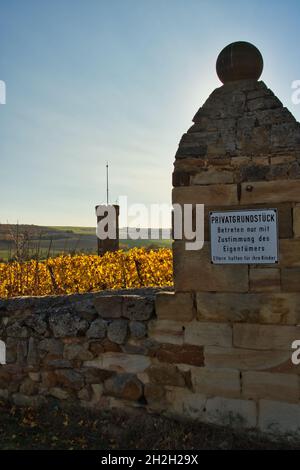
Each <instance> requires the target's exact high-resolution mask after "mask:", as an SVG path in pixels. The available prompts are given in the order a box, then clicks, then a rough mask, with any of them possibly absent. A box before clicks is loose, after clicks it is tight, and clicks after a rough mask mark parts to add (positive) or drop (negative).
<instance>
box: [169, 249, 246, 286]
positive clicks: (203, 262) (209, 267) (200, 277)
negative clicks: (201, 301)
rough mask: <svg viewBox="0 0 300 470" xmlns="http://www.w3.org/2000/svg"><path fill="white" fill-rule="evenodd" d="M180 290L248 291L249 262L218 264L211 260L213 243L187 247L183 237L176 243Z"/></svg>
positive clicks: (177, 279) (177, 283)
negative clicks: (187, 248)
mask: <svg viewBox="0 0 300 470" xmlns="http://www.w3.org/2000/svg"><path fill="white" fill-rule="evenodd" d="M173 256H174V284H175V290H176V291H199V292H200V291H201V292H203V291H206V292H207V291H214V292H218V291H219V292H247V291H248V266H247V265H239V266H237V265H216V264H212V263H211V261H210V246H209V243H205V244H204V247H203V248H202V249H201V250H198V251H193V250H185V244H184V242H183V241H175V242H174V243H173Z"/></svg>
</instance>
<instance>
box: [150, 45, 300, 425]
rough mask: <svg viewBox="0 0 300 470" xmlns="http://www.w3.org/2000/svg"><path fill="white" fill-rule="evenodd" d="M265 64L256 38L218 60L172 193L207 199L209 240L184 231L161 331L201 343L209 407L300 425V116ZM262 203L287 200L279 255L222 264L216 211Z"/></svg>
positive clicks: (160, 300)
mask: <svg viewBox="0 0 300 470" xmlns="http://www.w3.org/2000/svg"><path fill="white" fill-rule="evenodd" d="M261 71H262V57H261V55H260V53H259V51H258V50H257V49H256V48H255V47H254V46H252V45H249V44H248V43H234V44H231V45H230V46H227V48H225V49H224V50H223V51H222V52H221V54H220V56H219V58H218V61H217V72H218V75H219V77H220V78H221V80H222V81H223V82H224V84H223V85H222V86H220V87H219V88H217V89H216V90H214V91H213V92H212V93H211V95H210V96H209V98H208V99H207V100H206V102H205V103H204V104H203V106H202V107H201V108H200V109H199V111H198V112H197V113H196V115H195V116H194V118H193V124H192V126H191V127H190V128H189V129H188V131H187V132H186V133H185V134H183V136H182V138H181V140H180V143H179V147H178V150H177V153H176V157H175V163H174V172H173V186H174V188H173V196H172V198H173V203H178V204H180V205H183V204H186V203H190V204H196V203H198V204H205V243H204V247H203V249H201V250H198V251H187V250H185V242H184V240H175V241H174V243H173V254H174V287H175V293H173V294H170V293H161V294H158V295H157V298H156V311H157V317H158V321H157V324H156V327H155V328H156V330H155V333H154V337H157V338H160V340H161V341H164V342H166V343H173V344H177V345H178V348H180V347H183V346H184V345H194V346H197V347H198V348H202V350H203V363H202V367H197V368H190V372H191V382H192V384H193V390H194V392H197V393H199V394H201V396H202V397H203V396H204V397H205V400H206V401H205V403H206V405H205V409H206V413H202V412H201V413H200V412H199V413H200V414H201V419H204V420H208V421H211V422H218V423H221V424H224V423H227V422H228V420H229V419H230V416H233V421H232V423H231V424H235V421H234V420H235V418H236V423H239V424H241V425H243V426H245V427H255V426H258V427H259V428H260V429H261V430H263V431H268V430H272V426H273V429H280V431H283V432H285V431H289V432H291V431H293V430H295V429H297V428H298V426H300V405H299V397H300V388H299V384H300V377H299V374H300V369H299V367H300V366H296V365H293V363H292V361H291V356H292V352H293V350H292V349H291V344H292V342H293V341H294V340H297V339H299V340H300V327H299V326H298V325H299V323H300V124H299V123H298V122H296V120H295V118H294V117H293V116H292V114H291V113H290V112H289V111H288V109H287V108H285V107H284V106H283V105H282V103H281V102H280V100H279V99H278V98H277V97H276V96H275V95H274V93H273V92H272V91H271V90H270V89H269V88H268V87H267V85H266V84H265V83H264V82H262V81H258V78H259V76H260V73H261ZM259 208H263V209H268V208H275V209H277V211H278V212H277V213H278V227H279V232H278V238H279V262H278V263H274V264H257V265H255V264H213V263H212V262H211V245H210V232H209V212H210V211H230V210H234V209H238V210H242V209H259ZM180 345H183V346H180ZM183 401H184V400H183ZM201 406H202V405H201ZM202 408H204V407H202ZM202 408H201V409H202Z"/></svg>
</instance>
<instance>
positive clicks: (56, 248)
mask: <svg viewBox="0 0 300 470" xmlns="http://www.w3.org/2000/svg"><path fill="white" fill-rule="evenodd" d="M132 230H134V229H132V228H121V229H120V232H119V234H120V248H123V249H129V248H133V247H135V246H137V247H142V246H145V247H153V248H158V247H165V246H167V247H169V246H171V231H170V230H168V231H167V233H166V234H165V233H163V232H162V230H161V229H143V231H144V233H145V232H146V231H147V233H148V236H149V238H148V239H147V240H144V239H142V240H132V239H130V233H132ZM166 235H167V237H166V238H162V237H163V236H166ZM151 236H152V237H153V238H150V237H151ZM17 245H18V246H19V250H25V251H26V253H27V254H26V257H27V258H31V257H39V258H45V257H47V256H56V255H58V254H60V253H91V254H92V253H97V237H96V228H95V227H67V226H66V227H60V226H49V227H47V226H39V225H9V224H0V259H2V260H7V259H11V258H12V257H13V256H14V255H15V252H16V246H17Z"/></svg>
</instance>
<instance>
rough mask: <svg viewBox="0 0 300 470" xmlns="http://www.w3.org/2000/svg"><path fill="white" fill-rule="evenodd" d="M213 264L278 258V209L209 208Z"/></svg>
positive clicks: (275, 260)
mask: <svg viewBox="0 0 300 470" xmlns="http://www.w3.org/2000/svg"><path fill="white" fill-rule="evenodd" d="M210 239H211V261H212V263H214V264H270V263H277V262H278V231H277V210H276V209H259V210H243V211H227V212H210Z"/></svg>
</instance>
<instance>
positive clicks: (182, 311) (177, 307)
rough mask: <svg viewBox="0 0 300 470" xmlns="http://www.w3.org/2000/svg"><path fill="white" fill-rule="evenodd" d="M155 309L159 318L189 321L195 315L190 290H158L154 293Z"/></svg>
mask: <svg viewBox="0 0 300 470" xmlns="http://www.w3.org/2000/svg"><path fill="white" fill-rule="evenodd" d="M155 311H156V315H157V318H158V319H159V320H175V321H177V320H178V321H190V320H192V319H193V317H194V316H195V307H194V301H193V295H192V294H191V293H190V292H178V293H174V292H160V293H158V294H157V295H156V299H155Z"/></svg>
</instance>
